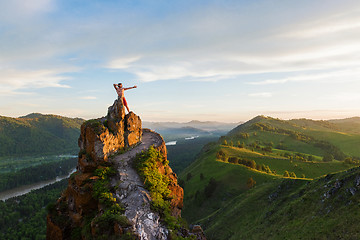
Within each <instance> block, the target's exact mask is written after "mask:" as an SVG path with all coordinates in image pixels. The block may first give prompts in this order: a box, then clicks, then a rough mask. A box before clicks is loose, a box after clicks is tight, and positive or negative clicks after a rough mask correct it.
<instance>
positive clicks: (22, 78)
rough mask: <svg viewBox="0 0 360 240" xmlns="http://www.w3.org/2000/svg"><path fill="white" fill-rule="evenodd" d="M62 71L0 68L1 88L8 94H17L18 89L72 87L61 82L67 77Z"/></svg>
mask: <svg viewBox="0 0 360 240" xmlns="http://www.w3.org/2000/svg"><path fill="white" fill-rule="evenodd" d="M61 73H62V72H61V71H57V70H53V69H41V70H18V69H0V88H1V89H2V90H3V91H4V90H5V91H4V92H7V94H16V92H17V91H18V90H21V89H22V90H24V89H30V90H31V89H35V88H46V87H60V88H70V86H69V85H65V84H62V83H61V82H62V81H64V80H67V79H68V78H67V77H64V76H60V74H61Z"/></svg>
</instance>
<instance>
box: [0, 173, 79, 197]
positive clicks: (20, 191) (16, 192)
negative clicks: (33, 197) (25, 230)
mask: <svg viewBox="0 0 360 240" xmlns="http://www.w3.org/2000/svg"><path fill="white" fill-rule="evenodd" d="M75 171H76V168H74V169H73V170H72V171H71V172H70V173H69V174H68V175H64V176H59V177H56V178H55V179H52V180H46V181H41V182H37V183H32V184H29V185H24V186H21V187H17V188H13V189H10V190H6V191H3V192H0V200H3V201H5V200H7V199H9V198H12V197H17V196H21V195H24V194H26V193H28V192H30V191H31V190H36V189H40V188H43V187H45V186H47V185H50V184H53V183H56V182H58V181H61V180H63V179H65V178H68V177H70V175H71V174H72V173H73V172H75Z"/></svg>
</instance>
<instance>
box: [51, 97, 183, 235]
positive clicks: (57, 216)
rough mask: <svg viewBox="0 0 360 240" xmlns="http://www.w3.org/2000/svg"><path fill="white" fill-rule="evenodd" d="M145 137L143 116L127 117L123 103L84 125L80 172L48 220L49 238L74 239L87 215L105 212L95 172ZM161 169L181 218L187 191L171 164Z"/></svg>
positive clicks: (161, 148)
mask: <svg viewBox="0 0 360 240" xmlns="http://www.w3.org/2000/svg"><path fill="white" fill-rule="evenodd" d="M147 131H149V130H147ZM157 135H158V137H159V143H158V145H157V146H158V147H157V149H158V150H159V151H160V152H161V153H162V154H163V156H165V157H166V156H167V151H166V146H165V141H164V140H163V139H162V137H161V136H160V135H159V134H157ZM141 136H142V126H141V119H140V117H138V116H137V115H136V114H134V113H133V112H130V113H129V114H127V115H125V111H124V107H123V105H122V103H121V102H119V101H117V100H116V101H115V102H114V104H113V105H112V106H111V107H109V110H108V114H107V116H106V117H104V118H100V119H95V120H90V121H87V122H85V123H84V124H83V125H82V126H81V134H80V137H79V142H78V143H79V147H80V152H79V159H78V166H77V172H75V173H74V174H73V175H72V177H71V178H70V179H69V183H68V187H67V189H66V190H65V191H64V193H63V194H62V196H61V198H60V199H59V200H58V201H57V203H56V207H55V210H53V212H52V213H50V214H49V215H48V217H47V239H51V240H54V239H55V240H56V239H71V233H72V231H73V229H76V228H82V227H83V226H84V221H85V218H86V216H88V215H91V214H94V212H95V213H96V214H99V213H101V212H102V211H103V210H102V206H101V203H99V202H98V201H97V200H96V199H94V198H93V185H92V184H93V181H92V179H94V175H93V173H94V171H95V170H96V169H98V168H100V167H101V165H102V164H104V163H106V162H107V161H108V159H109V157H110V155H112V154H114V153H115V152H116V151H119V150H122V149H124V150H126V149H127V148H130V147H132V146H134V145H136V144H138V143H139V142H140V141H141ZM158 169H159V172H160V173H161V174H164V175H166V176H167V177H168V178H169V179H170V182H169V185H168V188H169V189H170V191H171V196H172V200H171V210H172V215H173V216H175V217H180V215H181V209H182V207H183V198H184V192H183V189H182V188H181V187H180V186H179V185H178V183H177V176H176V174H175V173H174V172H173V171H172V170H171V168H170V167H169V166H168V165H164V164H162V163H159V165H158ZM64 219H65V220H64ZM91 229H92V234H93V236H95V235H96V231H95V226H93V225H91ZM114 233H115V235H119V236H120V235H121V234H123V230H122V229H121V227H120V226H117V225H115V226H114Z"/></svg>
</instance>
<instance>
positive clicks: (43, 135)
mask: <svg viewBox="0 0 360 240" xmlns="http://www.w3.org/2000/svg"><path fill="white" fill-rule="evenodd" d="M83 122H84V120H83V119H81V118H67V117H62V116H57V115H43V114H40V113H31V114H29V115H26V116H23V117H19V118H11V117H3V116H0V155H1V156H15V155H16V156H20V155H33V154H57V153H76V152H77V151H78V145H77V140H78V138H79V134H80V126H81V124H82V123H83Z"/></svg>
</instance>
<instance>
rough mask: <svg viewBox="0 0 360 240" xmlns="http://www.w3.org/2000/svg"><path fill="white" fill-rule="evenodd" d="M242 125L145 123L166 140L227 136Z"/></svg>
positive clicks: (219, 123) (144, 123) (210, 122)
mask: <svg viewBox="0 0 360 240" xmlns="http://www.w3.org/2000/svg"><path fill="white" fill-rule="evenodd" d="M239 124H240V123H224V122H214V121H205V122H202V121H197V120H193V121H190V122H185V123H180V122H146V121H145V122H143V127H144V128H150V129H152V130H154V131H156V132H158V133H160V134H161V135H163V137H165V138H170V139H173V138H174V137H175V136H179V135H181V136H182V137H185V136H189V135H200V136H201V135H215V136H221V135H225V134H226V133H227V132H229V131H230V130H231V129H233V128H234V127H236V126H237V125H239Z"/></svg>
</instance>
